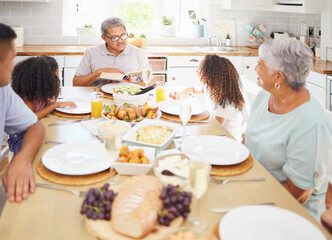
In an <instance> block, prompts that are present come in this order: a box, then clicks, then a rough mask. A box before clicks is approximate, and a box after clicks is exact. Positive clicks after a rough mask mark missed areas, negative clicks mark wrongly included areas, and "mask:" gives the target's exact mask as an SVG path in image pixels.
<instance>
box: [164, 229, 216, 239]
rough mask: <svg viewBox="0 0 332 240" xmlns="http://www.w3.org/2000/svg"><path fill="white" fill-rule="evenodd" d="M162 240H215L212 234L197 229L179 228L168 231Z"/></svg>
mask: <svg viewBox="0 0 332 240" xmlns="http://www.w3.org/2000/svg"><path fill="white" fill-rule="evenodd" d="M163 240H217V238H216V237H215V236H214V235H213V234H212V233H209V232H207V231H204V230H200V229H199V228H194V227H180V228H176V229H173V230H171V231H169V232H168V233H167V234H166V235H165V236H164V237H163Z"/></svg>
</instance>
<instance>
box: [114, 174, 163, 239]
mask: <svg viewBox="0 0 332 240" xmlns="http://www.w3.org/2000/svg"><path fill="white" fill-rule="evenodd" d="M161 191H162V184H161V183H160V182H159V181H158V179H157V178H155V177H153V176H134V177H132V178H130V179H128V180H126V181H125V182H124V183H123V185H122V187H121V189H120V191H119V193H118V195H117V197H116V198H115V200H114V202H113V205H112V218H111V219H112V221H111V224H112V227H113V230H114V231H116V232H118V233H120V234H123V235H126V236H129V237H132V238H142V237H144V236H145V235H147V234H148V233H150V232H151V231H152V230H153V228H154V226H155V225H156V223H157V219H158V213H157V210H158V209H161V208H162V200H161V199H160V197H159V196H160V193H161Z"/></svg>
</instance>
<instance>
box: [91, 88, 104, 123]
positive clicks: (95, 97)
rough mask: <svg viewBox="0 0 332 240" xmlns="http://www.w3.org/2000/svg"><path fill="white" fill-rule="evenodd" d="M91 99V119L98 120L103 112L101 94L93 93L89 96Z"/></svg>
mask: <svg viewBox="0 0 332 240" xmlns="http://www.w3.org/2000/svg"><path fill="white" fill-rule="evenodd" d="M90 99H91V118H92V119H95V118H100V117H101V111H102V110H103V93H102V92H93V93H91V94H90Z"/></svg>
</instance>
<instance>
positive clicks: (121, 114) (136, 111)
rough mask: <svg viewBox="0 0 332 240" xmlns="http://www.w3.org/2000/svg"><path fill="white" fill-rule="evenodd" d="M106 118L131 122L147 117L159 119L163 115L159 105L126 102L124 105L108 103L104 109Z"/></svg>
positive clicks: (103, 114)
mask: <svg viewBox="0 0 332 240" xmlns="http://www.w3.org/2000/svg"><path fill="white" fill-rule="evenodd" d="M102 117H103V118H104V119H106V120H107V119H114V120H122V121H126V122H130V123H133V124H135V123H137V122H140V121H142V120H143V119H145V118H148V119H158V118H160V117H161V111H160V110H159V109H158V107H151V106H149V105H148V104H147V103H146V104H144V105H138V106H136V105H134V104H129V103H124V104H122V105H116V104H112V105H106V106H105V108H104V110H103V111H102Z"/></svg>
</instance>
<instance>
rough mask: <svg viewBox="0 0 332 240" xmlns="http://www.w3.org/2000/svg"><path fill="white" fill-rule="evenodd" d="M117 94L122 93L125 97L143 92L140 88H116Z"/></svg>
mask: <svg viewBox="0 0 332 240" xmlns="http://www.w3.org/2000/svg"><path fill="white" fill-rule="evenodd" d="M114 90H115V91H116V92H121V93H122V94H125V95H134V94H135V93H138V92H140V91H141V89H140V88H139V86H119V87H116V88H114Z"/></svg>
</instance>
